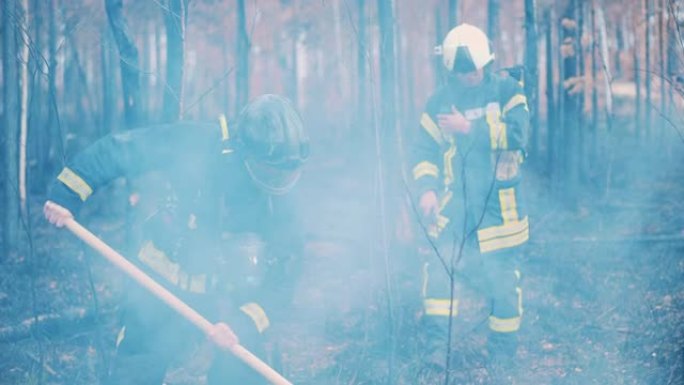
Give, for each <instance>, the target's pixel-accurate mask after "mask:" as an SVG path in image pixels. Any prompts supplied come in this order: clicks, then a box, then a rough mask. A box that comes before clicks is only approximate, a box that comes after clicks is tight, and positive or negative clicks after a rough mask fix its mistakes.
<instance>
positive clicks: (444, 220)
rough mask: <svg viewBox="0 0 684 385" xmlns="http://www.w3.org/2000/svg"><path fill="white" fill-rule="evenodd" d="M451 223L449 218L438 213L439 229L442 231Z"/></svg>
mask: <svg viewBox="0 0 684 385" xmlns="http://www.w3.org/2000/svg"><path fill="white" fill-rule="evenodd" d="M448 224H449V218H447V217H445V216H444V215H442V214H437V229H438V230H439V231H440V232H441V231H442V230H444V228H445V227H446V226H447V225H448Z"/></svg>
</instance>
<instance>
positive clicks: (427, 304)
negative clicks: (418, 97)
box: [411, 24, 529, 363]
mask: <svg viewBox="0 0 684 385" xmlns="http://www.w3.org/2000/svg"><path fill="white" fill-rule="evenodd" d="M441 54H442V55H443V63H444V66H445V68H446V70H447V72H448V76H447V79H448V81H447V82H446V83H445V84H444V85H443V86H442V87H441V88H439V89H438V90H437V91H436V92H435V93H434V94H432V96H431V97H430V98H429V100H428V102H427V105H426V107H425V111H424V112H423V114H422V116H421V119H420V127H419V129H418V130H417V132H416V137H415V139H414V140H413V141H412V143H411V146H412V149H411V156H412V159H411V168H412V177H413V186H412V187H413V191H412V194H413V195H414V198H415V202H416V207H417V211H418V213H419V214H420V215H421V216H422V220H423V223H424V226H423V228H424V229H425V230H426V231H424V232H423V233H425V237H423V238H424V240H425V245H427V246H429V245H428V241H429V242H431V243H432V244H433V245H436V246H437V250H441V251H442V252H441V255H442V258H443V260H445V261H447V267H449V261H451V260H452V256H453V253H452V251H453V250H454V248H453V245H454V241H455V242H456V243H455V244H456V245H460V244H461V242H464V245H465V247H464V253H463V254H462V255H463V256H462V257H461V259H460V261H459V264H458V265H457V266H455V267H454V268H455V269H457V270H458V273H459V274H457V277H467V278H469V281H470V282H469V284H471V286H475V288H476V289H477V291H479V292H481V293H484V294H485V295H486V297H487V298H488V299H489V303H491V309H490V315H489V318H488V328H489V332H488V333H489V334H488V342H487V347H488V351H489V357H490V359H491V360H492V361H494V362H496V361H499V362H511V360H512V359H514V357H515V352H516V347H517V332H518V330H519V329H520V323H521V319H522V315H523V308H522V290H521V288H520V285H519V281H520V271H519V270H518V269H517V267H516V260H517V257H518V254H519V253H520V246H521V245H523V244H524V243H526V242H527V240H528V237H529V224H528V218H527V215H526V213H525V208H524V206H523V204H522V202H521V199H520V198H521V195H520V186H519V183H520V178H521V172H520V171H521V165H522V163H523V160H524V157H525V145H526V138H527V130H528V120H529V117H528V108H527V103H526V99H525V95H524V92H523V89H522V87H521V84H520V83H519V82H518V81H517V80H516V79H514V78H512V77H510V76H503V75H499V74H498V73H494V72H493V71H492V70H491V63H492V62H493V60H494V54H493V53H492V51H491V45H490V42H489V40H488V38H487V36H486V35H485V34H484V33H483V32H482V31H481V30H480V29H478V28H476V27H474V26H472V25H469V24H461V25H459V26H457V27H455V28H454V29H452V30H451V31H450V32H449V33H448V34H447V36H446V38H445V39H444V42H443V44H442V46H441ZM419 249H420V250H422V253H421V254H422V257H423V258H424V265H423V271H422V276H423V285H422V288H423V289H422V300H423V309H422V323H423V325H424V327H425V328H426V329H427V330H428V333H427V334H428V335H429V336H430V338H431V339H433V340H434V342H435V343H434V348H435V349H436V351H437V354H442V356H443V355H444V352H445V349H446V339H447V337H446V336H447V329H448V326H447V325H448V324H449V322H448V320H449V316H450V315H451V316H452V317H457V316H458V314H459V309H458V301H459V298H460V296H461V294H462V293H459V292H457V291H456V292H454V293H453V296H452V293H451V290H453V288H452V286H451V284H450V281H449V276H448V274H447V272H446V270H445V267H444V265H443V263H442V262H440V260H439V258H438V257H437V255H436V254H437V253H434V252H433V251H432V250H433V249H431V248H430V247H425V246H423V247H420V248H419ZM455 250H456V253H458V247H456V248H455ZM457 259H458V257H455V258H454V260H457ZM457 281H458V278H457ZM452 298H453V301H452ZM435 361H436V362H441V363H443V362H444V358H443V357H441V356H440V357H438V358H436V359H435Z"/></svg>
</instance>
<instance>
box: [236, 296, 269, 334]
mask: <svg viewBox="0 0 684 385" xmlns="http://www.w3.org/2000/svg"><path fill="white" fill-rule="evenodd" d="M240 310H242V312H243V313H245V314H247V315H248V316H249V318H251V319H252V321H254V325H255V326H256V328H257V330H258V331H259V333H263V332H264V330H266V329H267V328H268V327H269V326H270V325H271V322H270V321H269V320H268V317H267V316H266V312H265V311H264V309H263V308H262V307H261V306H259V305H258V304H256V303H254V302H250V303H247V304H244V305H242V306H240Z"/></svg>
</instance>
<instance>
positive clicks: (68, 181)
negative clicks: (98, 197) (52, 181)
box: [57, 167, 93, 202]
mask: <svg viewBox="0 0 684 385" xmlns="http://www.w3.org/2000/svg"><path fill="white" fill-rule="evenodd" d="M57 180H59V181H60V182H62V183H64V184H65V185H66V186H67V187H68V188H70V189H71V190H72V191H73V192H75V193H76V194H78V196H79V197H81V200H82V201H84V202H85V200H86V199H88V197H89V196H90V195H91V194H92V193H93V189H92V187H90V185H89V184H88V183H86V182H85V181H84V180H83V178H81V177H80V176H78V174H76V173H75V172H73V171H71V169H70V168H68V167H64V168H63V169H62V172H60V173H59V175H58V176H57Z"/></svg>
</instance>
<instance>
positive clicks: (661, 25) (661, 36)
mask: <svg viewBox="0 0 684 385" xmlns="http://www.w3.org/2000/svg"><path fill="white" fill-rule="evenodd" d="M666 1H667V0H660V6H659V9H658V64H659V68H658V79H659V80H660V81H659V82H658V83H659V84H660V114H661V115H663V117H661V118H659V119H658V122H659V124H658V137H659V138H660V140H661V141H662V139H663V134H664V132H665V117H667V109H666V107H665V105H666V103H665V88H667V86H666V79H667V74H666V73H665V62H666V56H665V39H667V34H666V32H665V12H666V10H665V7H666V3H665V2H666ZM661 144H662V142H661Z"/></svg>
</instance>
